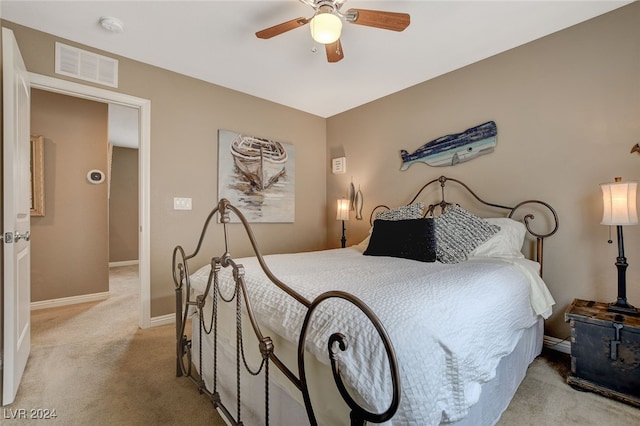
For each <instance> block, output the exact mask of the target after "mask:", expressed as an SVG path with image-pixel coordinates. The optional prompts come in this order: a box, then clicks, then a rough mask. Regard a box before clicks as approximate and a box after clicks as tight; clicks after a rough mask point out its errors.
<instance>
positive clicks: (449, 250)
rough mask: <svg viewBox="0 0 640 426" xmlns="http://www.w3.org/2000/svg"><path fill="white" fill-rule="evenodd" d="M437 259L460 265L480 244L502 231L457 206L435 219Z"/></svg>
mask: <svg viewBox="0 0 640 426" xmlns="http://www.w3.org/2000/svg"><path fill="white" fill-rule="evenodd" d="M435 223H436V242H437V251H436V253H437V258H438V260H439V261H440V262H442V263H458V262H462V261H464V260H466V259H467V255H468V254H469V253H471V252H472V251H473V250H474V249H475V248H476V247H478V246H479V245H480V244H482V243H484V242H485V241H487V240H488V239H489V238H491V237H492V236H493V235H494V234H495V233H497V232H498V231H499V230H500V227H499V226H497V225H491V224H490V223H489V222H487V221H486V220H484V219H482V218H480V217H478V216H476V215H474V214H472V213H469V212H468V211H466V210H465V209H463V208H462V207H460V206H458V205H456V206H451V207H449V208H448V209H447V210H446V211H445V212H444V213H443V214H442V215H440V216H438V217H436V218H435Z"/></svg>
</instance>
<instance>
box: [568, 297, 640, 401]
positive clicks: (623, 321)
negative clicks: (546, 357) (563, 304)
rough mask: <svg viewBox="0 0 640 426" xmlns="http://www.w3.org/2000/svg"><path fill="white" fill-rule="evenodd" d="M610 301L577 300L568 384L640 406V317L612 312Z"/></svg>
mask: <svg viewBox="0 0 640 426" xmlns="http://www.w3.org/2000/svg"><path fill="white" fill-rule="evenodd" d="M608 306H609V305H608V304H607V303H598V302H593V301H587V300H580V299H575V300H574V301H573V303H572V304H571V305H570V306H569V308H567V311H566V312H565V314H564V319H565V321H567V322H569V323H570V324H571V373H570V374H569V377H568V378H567V383H568V384H569V385H571V386H573V387H576V388H580V389H584V390H590V391H593V392H597V393H600V394H602V395H604V396H608V397H610V398H615V399H618V400H620V401H624V402H626V403H628V404H632V405H635V406H638V407H640V316H635V315H633V316H632V315H624V314H618V313H615V312H609V311H608V310H607V308H608Z"/></svg>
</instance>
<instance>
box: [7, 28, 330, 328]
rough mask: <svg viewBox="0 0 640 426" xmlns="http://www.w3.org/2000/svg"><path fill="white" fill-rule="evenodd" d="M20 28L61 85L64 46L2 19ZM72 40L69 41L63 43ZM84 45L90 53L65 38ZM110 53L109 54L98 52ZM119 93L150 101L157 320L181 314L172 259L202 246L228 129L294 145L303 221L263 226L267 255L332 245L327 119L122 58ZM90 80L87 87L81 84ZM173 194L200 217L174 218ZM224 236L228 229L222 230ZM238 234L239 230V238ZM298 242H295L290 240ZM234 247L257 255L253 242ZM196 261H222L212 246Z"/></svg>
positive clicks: (31, 65) (24, 46) (22, 42)
mask: <svg viewBox="0 0 640 426" xmlns="http://www.w3.org/2000/svg"><path fill="white" fill-rule="evenodd" d="M3 25H5V26H6V27H8V28H11V29H13V30H14V33H15V35H16V39H17V40H18V45H19V46H20V50H21V52H22V56H23V58H24V61H25V64H26V67H27V69H28V70H29V71H31V72H34V73H38V74H43V75H48V76H52V77H56V78H63V79H64V78H65V77H62V76H58V75H55V74H54V43H55V41H60V39H58V38H56V37H53V36H50V35H48V34H45V33H42V32H39V31H35V30H33V29H29V28H26V27H22V26H19V25H15V24H13V23H10V22H6V21H3ZM63 41H64V40H63ZM64 42H65V43H67V44H69V45H73V46H78V47H81V48H87V47H86V46H82V45H78V44H76V43H71V42H68V41H64ZM98 53H101V54H105V55H109V56H112V55H110V54H109V53H107V52H99V51H98ZM118 59H119V60H120V63H119V87H118V88H117V89H115V91H118V92H122V93H126V94H129V95H132V96H137V97H140V98H145V99H149V100H150V101H151V148H150V150H151V176H150V180H151V191H150V192H151V194H150V202H151V206H150V207H151V209H150V210H151V232H150V235H151V253H150V260H151V316H152V317H155V316H161V315H165V314H170V313H172V312H173V311H174V308H175V301H174V290H173V280H172V278H171V253H172V250H173V248H174V246H175V245H176V244H182V245H184V246H185V249H186V250H187V251H191V250H193V248H195V243H196V241H197V238H198V236H199V233H200V229H201V225H202V223H203V221H204V219H205V218H206V216H207V214H208V213H209V211H210V210H211V209H212V207H213V206H214V205H215V202H216V199H217V161H218V160H217V147H218V144H217V132H218V129H228V130H234V131H238V132H243V133H248V134H252V135H256V136H261V137H265V138H271V139H275V140H279V141H282V142H288V143H292V144H294V145H295V150H296V169H297V170H298V171H299V172H298V173H297V175H296V183H295V185H296V194H295V196H296V206H295V218H296V219H295V223H289V224H257V225H256V226H255V227H254V231H255V233H256V236H257V238H258V240H259V242H260V245H261V247H262V249H263V251H264V252H266V253H273V252H294V251H306V250H314V249H323V248H325V247H326V223H327V219H326V202H325V200H326V196H325V188H326V186H325V185H326V184H325V181H326V171H325V164H326V142H325V141H326V129H325V126H326V121H325V120H324V119H323V118H320V117H317V116H314V115H310V114H307V113H303V112H300V111H297V110H294V109H291V108H287V107H284V106H282V105H278V104H274V103H272V102H268V101H265V100H261V99H258V98H255V97H252V96H249V95H246V94H242V93H239V92H236V91H233V90H229V89H226V88H223V87H220V86H216V85H213V84H208V83H205V82H203V81H200V80H196V79H193V78H188V77H185V76H182V75H179V74H176V73H172V72H170V71H167V70H163V69H159V68H156V67H152V66H149V65H145V64H142V63H139V62H135V61H131V60H128V59H126V58H122V57H118ZM81 83H82V82H81ZM102 88H104V87H102ZM173 197H191V198H192V199H193V210H191V211H174V210H173ZM216 229H219V227H218V226H216ZM236 234H239V228H238V227H237V226H234V229H233V231H232V232H231V235H232V236H233V235H236ZM285 236H293V237H285ZM234 244H235V245H234V246H232V247H231V252H232V254H233V255H235V256H241V255H248V254H250V246H249V244H248V242H247V241H246V240H244V239H242V240H238V241H237V242H236V243H234ZM203 253H206V255H203V256H201V257H200V258H198V259H197V262H196V264H199V265H202V264H204V263H207V262H208V259H209V257H211V256H212V255H214V254H215V255H220V254H222V245H221V241H219V240H218V241H216V242H209V243H207V244H206V245H205V246H204V248H203Z"/></svg>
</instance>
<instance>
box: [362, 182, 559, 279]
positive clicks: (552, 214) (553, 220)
mask: <svg viewBox="0 0 640 426" xmlns="http://www.w3.org/2000/svg"><path fill="white" fill-rule="evenodd" d="M449 182H453V183H455V184H457V185H459V186H460V187H462V188H464V189H465V190H466V191H467V192H468V193H469V194H470V195H471V196H472V197H473V198H474V199H475V200H476V201H478V203H480V204H481V205H483V206H488V207H491V208H494V209H497V210H498V211H501V212H503V213H504V215H505V217H508V218H514V214H515V213H516V211H518V212H519V211H520V210H521V209H524V207H523V206H527V207H529V208H531V209H530V211H528V212H526V211H525V212H524V216H523V217H522V222H523V223H524V225H525V227H526V229H527V232H528V233H529V235H531V236H532V237H534V238H535V239H536V257H535V260H536V261H537V262H538V263H540V275H541V276H542V263H543V251H544V239H545V238H548V237H550V236H552V235H553V234H555V233H556V232H557V231H558V226H559V221H558V214H557V213H556V211H555V209H554V208H553V207H551V206H550V205H549V204H548V203H546V202H544V201H540V200H525V201H522V202H520V203H518V204H516V205H515V206H505V205H502V204H497V203H490V202H487V201H485V200H483V199H482V198H480V197H479V196H478V195H477V194H476V193H475V192H474V191H473V190H472V189H471V188H469V186H468V185H467V184H465V183H464V182H462V181H460V180H458V179H454V178H450V177H446V176H440V177H439V178H437V179H433V180H431V181H429V182H427V183H426V184H424V185H423V186H422V187H421V188H420V189H419V190H418V192H417V193H416V195H414V196H413V198H412V199H411V201H409V203H407V204H413V203H415V202H416V201H417V200H418V199H419V198H420V196H421V195H422V193H423V192H425V190H426V189H427V188H428V187H430V186H432V185H435V184H439V185H440V189H441V197H440V201H437V202H435V203H431V204H429V205H427V207H426V209H425V212H424V216H425V217H426V216H433V215H434V214H435V213H436V208H438V207H439V208H440V213H442V212H444V211H445V210H446V209H447V207H449V206H451V205H455V204H457V203H450V202H448V201H447V200H446V199H445V188H446V185H447V183H449ZM534 206H536V207H541V208H542V209H543V212H544V213H545V214H546V215H547V216H548V218H549V220H550V222H549V223H550V224H551V226H550V227H549V228H550V229H549V230H548V231H547V232H539V231H536V230H534V229H533V227H532V222H533V220H534V219H535V215H534V213H533V210H534V209H533V207H534ZM379 209H387V210H389V209H390V207H389V206H386V205H383V204H380V205H378V206H376V207H374V208H373V210H371V215H370V216H369V223H370V224H371V225H373V220H374V218H375V214H376V212H377V211H378V210H379Z"/></svg>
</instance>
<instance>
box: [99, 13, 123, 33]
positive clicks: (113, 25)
mask: <svg viewBox="0 0 640 426" xmlns="http://www.w3.org/2000/svg"><path fill="white" fill-rule="evenodd" d="M100 26H101V27H102V28H104V29H105V30H106V31H109V32H111V33H115V34H120V33H121V32H122V31H124V22H122V21H121V20H119V19H118V18H114V17H112V16H103V17H102V18H100Z"/></svg>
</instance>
